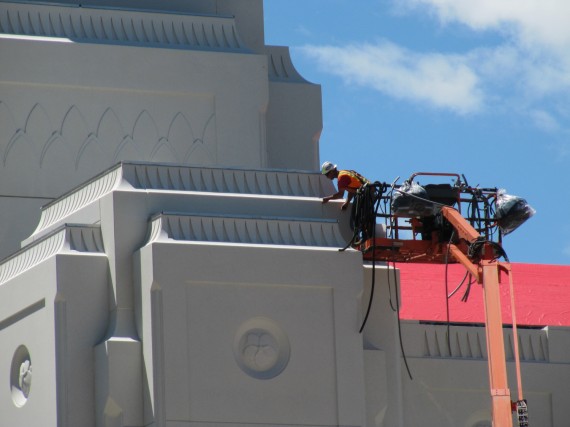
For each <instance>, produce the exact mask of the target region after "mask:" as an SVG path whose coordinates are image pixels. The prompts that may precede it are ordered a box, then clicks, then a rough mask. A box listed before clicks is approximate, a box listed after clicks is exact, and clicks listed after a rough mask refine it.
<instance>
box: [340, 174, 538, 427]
mask: <svg viewBox="0 0 570 427" xmlns="http://www.w3.org/2000/svg"><path fill="white" fill-rule="evenodd" d="M420 176H421V177H426V176H427V177H431V178H435V177H439V178H440V179H441V177H445V178H449V177H450V178H452V179H454V180H455V181H454V183H453V185H451V184H435V185H434V184H428V185H426V186H425V187H422V186H420V185H419V183H417V182H416V180H417V178H418V177H420ZM462 178H463V179H462ZM382 204H384V209H383V210H381V209H380V207H381V206H382ZM465 205H467V210H468V211H469V212H468V215H466V216H464V215H463V214H462V213H461V210H462V206H463V207H464V208H465ZM533 214H534V210H533V209H532V208H531V207H530V206H528V205H527V204H526V201H525V200H524V199H520V198H515V197H514V196H507V195H505V194H504V193H503V192H501V191H499V190H497V189H496V188H473V187H470V186H469V185H467V181H466V180H465V177H463V176H462V177H460V176H459V175H458V174H449V173H423V172H422V173H415V174H413V175H412V176H411V177H410V178H409V179H408V180H406V181H405V183H404V184H403V185H401V186H398V185H395V183H393V184H392V185H388V184H385V183H378V182H376V183H374V184H370V185H367V186H365V187H363V188H362V189H361V190H360V191H359V193H358V194H357V196H356V197H355V200H354V202H353V210H352V216H351V222H352V224H353V226H354V232H355V233H354V237H353V239H352V241H351V243H350V244H349V246H351V245H352V247H354V248H355V249H358V250H360V251H361V252H362V253H363V258H364V260H367V261H387V262H406V263H409V262H414V263H442V264H443V263H451V262H454V263H460V264H461V265H463V266H464V267H465V268H466V270H467V272H468V273H469V275H470V276H471V277H472V278H473V279H474V280H475V281H476V283H478V284H480V285H482V289H483V301H484V307H485V331H486V340H487V356H488V366H489V385H490V394H491V401H492V421H493V427H512V426H513V414H512V413H513V412H516V418H517V421H518V426H519V427H528V413H527V404H526V400H525V399H524V397H523V391H522V383H521V374H520V359H519V348H518V335H517V327H516V315H515V305H514V294H513V280H512V274H511V265H510V262H509V261H508V258H507V256H506V254H505V252H504V251H503V249H502V245H501V240H502V235H503V234H507V233H509V232H511V231H513V230H514V229H515V228H517V227H518V226H519V225H521V224H522V223H523V222H524V221H525V220H526V219H528V218H529V217H530V216H532V215H533ZM377 218H384V220H385V221H386V234H387V235H388V236H389V237H377V236H376V228H377V227H376V222H377ZM402 234H407V235H411V238H409V239H401V238H400V235H402ZM347 247H348V246H347ZM501 257H503V258H505V262H500V261H499V258H501ZM501 273H505V274H506V276H508V278H509V284H510V296H511V308H512V323H513V325H512V328H513V341H514V358H515V365H516V366H515V368H516V376H517V388H518V399H517V400H516V401H512V400H511V392H510V390H509V385H508V380H507V369H506V360H505V347H504V340H503V322H502V318H501V301H500V293H499V284H500V277H501ZM369 309H370V305H369ZM367 317H368V313H367V314H366V317H365V319H364V323H363V324H362V327H364V324H365V323H366V318H367ZM361 330H362V328H361Z"/></svg>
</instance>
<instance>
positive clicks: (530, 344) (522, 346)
mask: <svg viewBox="0 0 570 427" xmlns="http://www.w3.org/2000/svg"><path fill="white" fill-rule="evenodd" d="M415 326H416V327H418V328H420V329H422V333H423V345H422V354H417V355H416V354H413V356H419V357H430V358H440V357H441V358H449V357H452V358H460V359H480V360H484V359H487V342H486V338H485V328H484V327H473V326H463V327H461V326H454V327H452V328H451V335H450V342H449V343H448V341H447V327H446V326H443V325H415ZM517 332H518V338H519V340H518V341H519V355H520V359H521V361H525V362H548V360H549V356H548V335H547V334H546V331H544V330H542V329H518V331H517ZM503 333H504V339H505V351H506V358H507V360H514V347H513V333H512V329H506V328H505V329H503ZM450 346H451V349H450V348H449V347H450Z"/></svg>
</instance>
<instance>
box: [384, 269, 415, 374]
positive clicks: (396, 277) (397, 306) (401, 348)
mask: <svg viewBox="0 0 570 427" xmlns="http://www.w3.org/2000/svg"><path fill="white" fill-rule="evenodd" d="M389 268H390V263H388V269H389ZM393 271H394V280H395V282H396V318H397V319H398V338H399V340H400V351H401V352H402V358H403V359H404V365H406V370H407V371H408V376H409V377H410V380H412V381H413V380H414V378H413V377H412V373H411V372H410V367H409V366H408V358H407V357H406V352H405V350H404V341H403V339H402V324H401V321H400V299H399V297H398V276H397V275H396V263H395V262H394V263H393Z"/></svg>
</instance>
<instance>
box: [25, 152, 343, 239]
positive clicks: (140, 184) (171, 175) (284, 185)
mask: <svg viewBox="0 0 570 427" xmlns="http://www.w3.org/2000/svg"><path fill="white" fill-rule="evenodd" d="M121 185H125V186H126V187H125V188H130V189H135V190H164V191H188V192H190V191H191V192H209V193H237V194H256V195H268V196H284V197H289V196H290V197H322V196H323V195H325V194H330V193H332V192H333V191H334V188H333V186H332V184H331V182H330V181H329V180H328V179H327V178H325V177H323V176H322V175H321V174H319V173H312V172H289V171H282V170H271V169H267V170H262V169H259V170H256V169H227V168H215V167H190V166H184V165H169V164H157V163H139V162H123V163H119V164H117V165H115V166H113V167H112V168H110V169H108V170H107V171H104V172H102V173H101V174H99V175H98V176H96V177H94V178H92V179H91V180H90V181H88V182H86V183H85V184H83V185H81V186H79V187H76V188H75V189H72V190H71V191H69V192H68V193H66V194H64V195H63V196H61V197H59V198H58V199H56V200H54V201H53V202H50V203H49V204H47V205H45V206H43V207H42V212H41V218H40V221H39V224H38V227H37V228H36V230H35V231H34V233H33V235H38V234H39V233H41V232H42V231H43V230H46V229H47V228H49V227H51V226H53V225H54V224H56V223H58V222H61V221H64V220H65V219H66V218H67V217H68V216H69V215H71V214H72V213H74V212H77V211H79V210H80V209H82V208H84V207H86V206H88V205H89V204H91V203H93V202H95V201H96V200H98V199H100V198H101V197H103V196H105V195H106V194H109V193H111V192H112V191H113V190H115V189H117V188H119V187H120V186H121ZM30 239H33V237H31V238H30ZM30 239H28V240H27V241H26V242H28V241H30Z"/></svg>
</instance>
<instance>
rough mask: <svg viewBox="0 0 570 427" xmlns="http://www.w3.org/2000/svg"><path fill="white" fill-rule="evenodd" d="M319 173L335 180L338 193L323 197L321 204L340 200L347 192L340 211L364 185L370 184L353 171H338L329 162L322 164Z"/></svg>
mask: <svg viewBox="0 0 570 427" xmlns="http://www.w3.org/2000/svg"><path fill="white" fill-rule="evenodd" d="M321 173H322V174H323V175H325V176H326V177H327V178H328V179H330V180H333V179H335V178H336V180H337V187H338V191H337V192H336V193H334V194H331V195H330V196H326V197H323V203H327V202H328V201H329V200H334V199H342V198H343V197H344V193H345V192H347V193H348V195H347V197H346V201H345V202H344V203H343V204H342V206H341V209H343V210H344V209H346V207H347V206H348V204H349V203H350V201H351V200H352V198H353V197H354V195H355V194H356V192H357V191H358V189H359V188H360V187H362V186H363V185H364V184H370V181H368V180H367V179H366V178H364V177H363V176H362V175H360V174H359V173H357V172H355V171H353V170H338V169H337V166H336V165H335V164H333V163H331V162H324V163H323V165H322V166H321Z"/></svg>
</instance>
